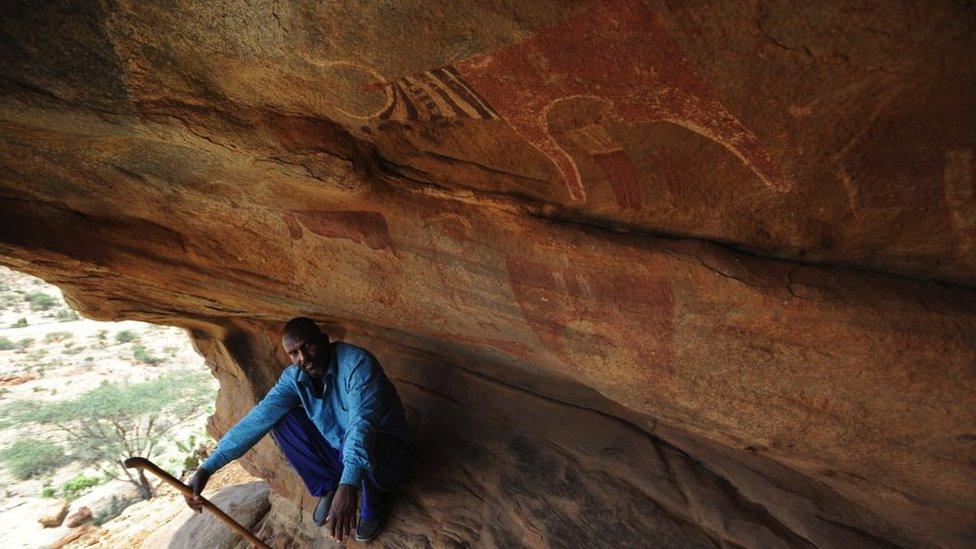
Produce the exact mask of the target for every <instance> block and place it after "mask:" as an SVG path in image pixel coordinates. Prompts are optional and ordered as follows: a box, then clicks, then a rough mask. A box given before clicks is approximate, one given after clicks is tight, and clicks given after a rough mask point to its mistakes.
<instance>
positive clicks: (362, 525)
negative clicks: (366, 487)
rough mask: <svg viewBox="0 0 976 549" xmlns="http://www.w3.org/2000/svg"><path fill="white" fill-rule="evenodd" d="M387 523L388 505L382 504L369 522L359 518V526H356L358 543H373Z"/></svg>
mask: <svg viewBox="0 0 976 549" xmlns="http://www.w3.org/2000/svg"><path fill="white" fill-rule="evenodd" d="M384 522H386V505H383V504H381V505H380V506H379V508H378V509H376V511H375V512H374V513H373V516H372V517H370V518H369V519H368V520H364V519H363V518H362V517H359V524H357V525H356V541H360V542H365V541H372V540H373V538H375V537H376V536H377V535H378V534H379V533H380V530H382V529H383V523H384Z"/></svg>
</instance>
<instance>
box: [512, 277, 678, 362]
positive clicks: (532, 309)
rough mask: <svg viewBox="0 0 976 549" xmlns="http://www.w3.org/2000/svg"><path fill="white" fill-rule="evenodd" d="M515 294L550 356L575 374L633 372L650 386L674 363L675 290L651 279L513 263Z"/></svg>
mask: <svg viewBox="0 0 976 549" xmlns="http://www.w3.org/2000/svg"><path fill="white" fill-rule="evenodd" d="M507 267H508V275H509V280H510V282H511V287H512V291H513V292H514V294H515V297H516V299H517V301H518V304H519V307H520V308H521V310H522V314H523V316H524V317H525V320H526V322H528V324H529V326H530V327H531V328H532V331H533V332H534V333H535V335H536V337H538V338H539V340H540V341H541V342H542V344H543V345H545V347H546V348H547V349H549V350H550V351H551V352H552V353H553V354H555V355H556V356H557V357H559V358H560V359H562V360H564V361H566V362H567V363H568V364H569V365H571V366H573V367H577V368H595V369H601V370H602V369H606V368H609V367H614V366H616V367H620V366H625V367H628V366H631V365H633V366H635V367H636V368H637V369H638V371H639V372H643V373H645V374H646V375H647V379H648V380H650V381H661V380H663V379H665V378H666V377H667V374H668V373H669V371H670V368H671V363H672V359H673V345H672V336H673V333H674V305H673V300H672V297H671V288H670V285H669V284H668V283H667V282H666V281H663V280H659V279H655V278H653V277H649V276H645V275H638V274H630V273H623V272H608V271H600V270H596V269H592V268H582V267H576V266H574V265H572V264H571V263H567V264H566V265H565V266H558V267H553V266H550V265H546V264H543V263H539V262H536V261H531V260H527V259H520V258H510V259H509V260H508V262H507Z"/></svg>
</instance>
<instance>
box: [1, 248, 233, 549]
mask: <svg viewBox="0 0 976 549" xmlns="http://www.w3.org/2000/svg"><path fill="white" fill-rule="evenodd" d="M216 390H217V384H216V380H214V378H213V377H212V376H211V375H210V372H209V370H208V369H207V367H206V365H205V364H204V361H203V358H202V357H201V356H200V355H198V354H197V353H196V351H195V350H194V349H193V348H192V346H191V345H190V341H189V338H188V337H187V336H186V334H185V333H184V332H183V330H181V329H178V328H172V327H163V326H155V325H151V324H146V323H141V322H132V321H126V322H97V321H92V320H87V319H84V318H81V317H80V316H79V315H78V313H77V312H75V311H74V310H72V309H71V308H70V307H69V306H68V305H67V303H65V301H64V299H63V298H62V296H61V292H60V291H59V290H58V289H57V287H55V286H52V285H49V284H46V283H45V282H44V281H42V280H39V279H36V278H33V277H30V276H27V275H24V274H21V273H18V272H16V271H12V270H10V269H6V268H2V267H0V547H42V546H47V545H49V544H51V543H53V542H54V541H55V540H57V539H59V538H61V537H62V536H64V535H65V534H66V533H68V532H69V531H70V528H69V526H68V525H67V523H68V522H78V523H79V524H96V525H97V524H102V523H104V522H106V521H108V520H110V519H111V518H113V517H114V516H116V515H118V514H119V513H120V512H121V511H122V510H124V509H125V508H126V507H127V506H129V505H131V504H133V503H135V502H138V501H141V500H144V499H148V498H150V497H152V496H153V495H154V493H155V492H156V490H157V486H156V483H155V479H146V478H140V477H139V476H138V475H134V474H132V473H131V472H130V471H127V470H125V469H124V468H122V467H121V464H120V462H121V460H122V459H124V458H125V457H128V456H129V455H143V456H149V457H150V458H151V459H152V460H153V461H154V462H156V463H157V464H158V465H160V466H162V467H163V468H165V469H167V470H168V471H170V472H171V473H173V474H175V475H184V474H186V473H187V472H188V471H190V470H192V469H193V468H195V467H196V466H197V464H198V461H199V459H200V457H201V456H203V455H205V453H206V451H207V450H208V448H210V447H212V445H213V441H212V440H210V438H209V436H208V435H207V434H206V432H205V429H204V426H205V423H206V419H207V417H208V416H209V415H210V414H211V413H212V412H213V409H212V406H213V403H214V399H215V394H216ZM52 514H53V516H55V517H56V518H61V519H63V520H61V521H56V522H58V524H59V525H56V526H49V527H44V526H42V525H41V523H40V522H39V520H40V519H42V518H44V517H49V518H50V517H51V516H52ZM57 515H61V517H57ZM72 517H73V518H74V520H72ZM49 522H51V521H49Z"/></svg>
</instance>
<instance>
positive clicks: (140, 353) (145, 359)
mask: <svg viewBox="0 0 976 549" xmlns="http://www.w3.org/2000/svg"><path fill="white" fill-rule="evenodd" d="M132 356H133V358H135V359H136V360H138V361H139V362H141V363H143V364H148V365H150V366H155V365H157V364H159V363H160V362H162V361H163V360H162V359H160V358H157V357H155V356H153V355H152V353H150V352H149V349H146V348H145V347H144V346H143V345H133V346H132Z"/></svg>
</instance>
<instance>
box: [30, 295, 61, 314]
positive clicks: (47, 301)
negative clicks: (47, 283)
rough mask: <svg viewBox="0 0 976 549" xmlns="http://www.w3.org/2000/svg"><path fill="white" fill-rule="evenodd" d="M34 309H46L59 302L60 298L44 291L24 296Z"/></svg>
mask: <svg viewBox="0 0 976 549" xmlns="http://www.w3.org/2000/svg"><path fill="white" fill-rule="evenodd" d="M24 301H27V302H28V303H30V308H31V310H32V311H46V310H48V309H50V308H51V307H54V306H55V305H57V304H58V298H56V297H54V296H51V295H48V294H46V293H44V292H31V293H29V294H27V295H25V296H24Z"/></svg>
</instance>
